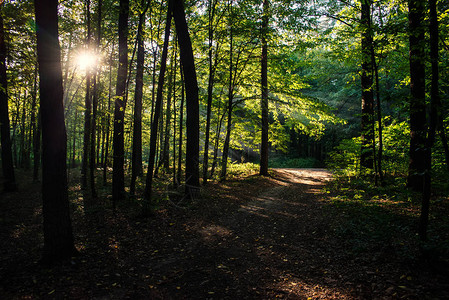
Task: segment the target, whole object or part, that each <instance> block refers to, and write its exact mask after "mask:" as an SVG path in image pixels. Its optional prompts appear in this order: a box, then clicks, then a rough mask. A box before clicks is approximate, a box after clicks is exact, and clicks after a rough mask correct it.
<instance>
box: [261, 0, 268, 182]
mask: <svg viewBox="0 0 449 300" xmlns="http://www.w3.org/2000/svg"><path fill="white" fill-rule="evenodd" d="M268 5H269V3H268V0H264V1H263V16H262V31H261V32H262V57H261V84H262V100H261V107H262V136H261V145H260V171H259V172H260V175H263V176H267V175H268V44H267V34H268Z"/></svg>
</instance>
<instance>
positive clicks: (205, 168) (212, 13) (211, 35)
mask: <svg viewBox="0 0 449 300" xmlns="http://www.w3.org/2000/svg"><path fill="white" fill-rule="evenodd" d="M216 3H217V1H216V0H209V8H208V14H209V45H208V46H209V53H208V59H209V79H208V83H207V111H206V133H205V135H206V136H205V138H204V156H203V184H206V183H207V179H208V174H207V173H208V167H209V136H210V118H211V113H212V96H213V95H212V93H213V89H214V73H215V68H214V66H213V56H212V54H213V47H212V46H213V41H214V29H213V21H214V16H215V5H216Z"/></svg>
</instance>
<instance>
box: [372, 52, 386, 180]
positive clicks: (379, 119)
mask: <svg viewBox="0 0 449 300" xmlns="http://www.w3.org/2000/svg"><path fill="white" fill-rule="evenodd" d="M372 60H373V66H374V78H375V82H376V107H377V123H378V128H377V132H378V135H379V149H378V151H377V172H378V175H379V179H380V183H381V185H382V184H383V181H384V175H383V171H382V155H383V138H382V107H381V106H380V104H381V103H380V87H379V68H378V64H377V63H376V57H375V55H374V45H373V47H372Z"/></svg>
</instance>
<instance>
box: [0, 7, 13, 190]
mask: <svg viewBox="0 0 449 300" xmlns="http://www.w3.org/2000/svg"><path fill="white" fill-rule="evenodd" d="M2 8H3V2H2V3H1V4H0V87H1V88H0V135H1V146H2V149H1V153H2V170H3V176H4V182H3V190H4V191H6V192H12V191H16V190H17V184H16V179H15V174H14V164H13V158H12V148H11V145H12V144H11V135H10V131H9V112H8V93H7V92H8V80H7V78H6V45H5V32H4V29H3V16H2Z"/></svg>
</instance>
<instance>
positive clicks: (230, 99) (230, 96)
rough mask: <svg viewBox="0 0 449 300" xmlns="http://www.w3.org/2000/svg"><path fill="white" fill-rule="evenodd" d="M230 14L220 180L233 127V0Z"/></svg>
mask: <svg viewBox="0 0 449 300" xmlns="http://www.w3.org/2000/svg"><path fill="white" fill-rule="evenodd" d="M229 15H230V22H229V31H230V32H229V85H228V108H227V112H228V122H227V126H226V137H225V142H224V145H223V154H222V157H221V173H220V180H225V179H226V172H227V165H228V153H229V144H230V139H231V127H232V107H233V106H232V102H233V99H234V85H233V76H232V75H233V68H232V64H233V54H234V53H233V52H234V51H233V27H232V26H233V25H232V20H233V15H232V0H231V1H230V4H229Z"/></svg>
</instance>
